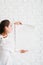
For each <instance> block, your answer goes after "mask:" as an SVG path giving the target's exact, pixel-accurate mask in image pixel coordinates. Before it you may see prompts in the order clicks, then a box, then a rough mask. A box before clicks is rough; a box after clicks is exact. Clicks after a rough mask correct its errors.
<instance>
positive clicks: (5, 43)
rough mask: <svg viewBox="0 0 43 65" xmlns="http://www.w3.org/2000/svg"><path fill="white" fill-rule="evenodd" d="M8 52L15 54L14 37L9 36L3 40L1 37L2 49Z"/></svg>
mask: <svg viewBox="0 0 43 65" xmlns="http://www.w3.org/2000/svg"><path fill="white" fill-rule="evenodd" d="M1 48H2V49H3V50H8V51H10V52H14V49H15V43H14V35H11V34H9V35H8V36H7V37H6V38H3V36H2V35H0V49H1Z"/></svg>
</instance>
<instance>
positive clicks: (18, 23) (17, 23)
mask: <svg viewBox="0 0 43 65" xmlns="http://www.w3.org/2000/svg"><path fill="white" fill-rule="evenodd" d="M14 24H15V25H22V23H21V22H20V21H16V22H15V23H14Z"/></svg>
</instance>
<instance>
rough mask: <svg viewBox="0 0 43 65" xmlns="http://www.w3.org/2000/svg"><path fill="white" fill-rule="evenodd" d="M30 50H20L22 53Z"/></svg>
mask: <svg viewBox="0 0 43 65" xmlns="http://www.w3.org/2000/svg"><path fill="white" fill-rule="evenodd" d="M26 52H28V50H20V53H26Z"/></svg>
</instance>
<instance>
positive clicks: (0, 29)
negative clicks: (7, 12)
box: [0, 19, 10, 34]
mask: <svg viewBox="0 0 43 65" xmlns="http://www.w3.org/2000/svg"><path fill="white" fill-rule="evenodd" d="M9 24H10V21H9V20H7V19H6V20H2V21H1V22H0V34H2V33H3V32H4V31H5V26H7V27H8V26H9Z"/></svg>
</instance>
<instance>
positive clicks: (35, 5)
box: [0, 0, 43, 65]
mask: <svg viewBox="0 0 43 65" xmlns="http://www.w3.org/2000/svg"><path fill="white" fill-rule="evenodd" d="M2 19H9V20H11V22H14V21H16V20H20V21H22V22H23V23H24V24H31V25H33V26H35V32H34V33H35V36H36V39H37V43H38V44H39V45H40V49H39V50H40V53H39V55H38V57H39V56H40V57H39V58H38V60H37V59H36V61H35V63H34V62H33V64H34V65H43V0H0V21H1V20H2ZM24 29H25V28H24ZM27 29H28V28H27ZM18 34H19V33H18ZM21 34H22V33H21ZM27 36H28V34H27ZM33 39H34V38H33ZM35 43H36V42H35ZM36 46H37V45H36ZM37 48H38V47H37ZM36 52H37V51H36ZM33 56H34V57H35V55H34V54H33ZM29 57H30V58H32V57H31V55H30V56H29ZM39 59H40V60H39ZM29 60H31V59H29ZM33 61H34V60H33ZM33 64H30V65H33Z"/></svg>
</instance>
